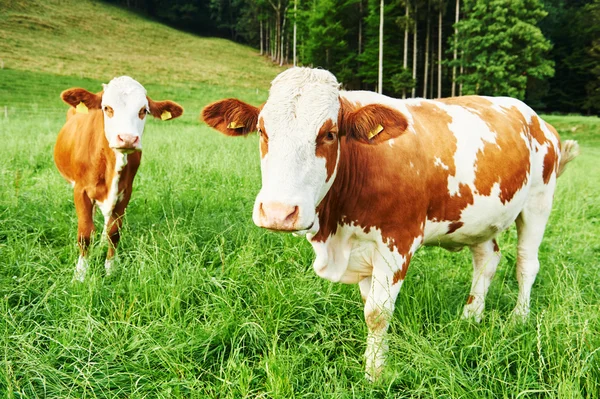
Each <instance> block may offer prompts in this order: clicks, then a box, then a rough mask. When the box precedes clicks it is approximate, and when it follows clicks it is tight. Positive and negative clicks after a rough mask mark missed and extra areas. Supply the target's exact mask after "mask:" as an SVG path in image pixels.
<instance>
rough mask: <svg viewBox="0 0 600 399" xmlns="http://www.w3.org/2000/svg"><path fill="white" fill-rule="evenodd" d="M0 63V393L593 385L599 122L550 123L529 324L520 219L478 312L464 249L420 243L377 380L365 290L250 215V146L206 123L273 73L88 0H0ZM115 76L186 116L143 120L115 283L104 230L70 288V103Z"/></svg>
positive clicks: (402, 391)
mask: <svg viewBox="0 0 600 399" xmlns="http://www.w3.org/2000/svg"><path fill="white" fill-rule="evenodd" d="M0 60H1V62H2V65H3V69H0V143H1V145H0V398H36V397H40V398H46V397H47V398H208V397H210V398H213V397H214V398H245V397H248V398H255V397H262V398H294V397H298V398H300V397H302V398H321V397H324V398H404V397H406V398H408V397H416V398H433V397H436V398H561V399H562V398H598V397H600V388H599V387H600V333H599V332H600V186H599V184H598V182H600V164H599V163H598V160H599V159H600V140H599V138H600V120H599V119H598V118H591V117H581V116H553V115H550V116H547V117H545V118H546V119H547V120H548V121H549V122H550V123H552V124H553V125H554V126H556V127H557V128H558V130H559V132H560V133H561V135H562V137H563V138H574V139H577V140H579V142H580V144H581V149H582V154H581V155H580V157H578V158H577V159H576V160H575V161H573V162H572V163H571V164H570V165H569V167H568V169H567V171H566V172H565V174H564V175H563V176H562V177H561V178H560V180H559V185H558V190H557V193H556V196H555V205H554V211H553V213H552V216H551V220H550V223H549V226H548V228H547V230H546V236H545V239H544V242H543V244H542V246H541V252H540V261H541V265H542V266H541V270H540V273H539V275H538V279H537V281H536V283H535V285H534V289H533V293H532V313H531V316H530V319H529V321H528V322H527V323H525V324H518V323H513V322H512V321H511V320H510V311H511V310H512V308H513V307H514V305H515V302H516V298H517V292H518V287H517V282H516V279H515V260H516V232H515V229H514V228H513V229H511V230H509V231H507V232H505V233H503V234H502V235H501V237H500V240H499V243H500V247H501V249H502V251H503V255H504V256H503V260H502V262H501V264H500V266H499V268H498V272H497V274H496V277H495V279H494V281H493V282H492V286H491V288H490V292H489V294H488V299H487V310H486V313H485V316H484V320H483V321H482V323H481V324H475V323H471V322H465V321H462V320H460V314H461V312H462V306H463V304H464V303H465V301H466V299H467V296H468V294H469V287H470V283H471V270H472V268H471V263H470V262H471V261H470V254H469V251H468V250H463V251H461V252H458V253H450V252H446V251H444V250H442V249H438V248H425V249H421V250H420V251H419V252H418V253H417V255H416V256H415V257H414V260H413V262H412V264H411V268H410V270H409V272H408V275H407V279H406V282H405V283H404V286H403V288H402V291H401V293H400V295H399V298H398V301H397V309H396V312H395V315H394V319H393V321H392V325H391V327H390V334H389V337H390V354H389V358H388V365H387V368H386V373H385V376H384V378H383V379H382V381H381V382H380V383H377V384H369V383H367V382H366V381H365V379H364V372H363V367H364V365H363V359H362V356H363V352H364V349H365V340H366V326H365V324H364V321H363V312H362V301H361V299H360V295H359V292H358V288H357V287H355V286H348V285H342V284H333V283H329V282H327V281H325V280H323V279H320V278H319V277H317V276H316V275H315V274H314V272H313V270H312V261H313V258H314V256H313V252H312V248H311V247H310V245H309V244H308V242H306V240H305V239H303V238H298V237H293V236H291V235H284V234H276V233H272V232H268V231H263V230H261V229H259V228H257V227H256V226H254V224H253V223H252V220H251V212H252V205H253V202H254V196H255V195H256V193H257V192H258V190H259V188H260V170H259V155H258V140H257V137H256V136H252V137H249V138H247V139H233V138H227V137H224V136H221V135H219V134H218V133H217V132H215V131H212V130H211V129H209V128H208V127H207V126H205V125H202V124H200V123H199V122H198V115H199V113H200V110H201V108H202V106H204V105H205V104H207V103H209V102H211V101H213V100H215V99H218V98H223V97H231V96H236V97H239V98H242V99H244V100H246V101H249V102H251V103H254V104H258V103H260V102H261V101H264V99H266V96H267V90H268V85H269V82H270V80H271V79H272V78H273V77H274V76H275V75H276V74H277V73H278V72H279V71H280V70H281V69H280V68H278V67H275V66H273V65H271V64H270V63H269V62H268V61H266V60H265V59H263V58H261V57H259V56H258V55H257V54H256V52H255V51H254V50H253V49H250V48H247V47H244V46H240V45H237V44H234V43H231V42H228V41H226V40H222V39H213V38H198V37H195V36H192V35H189V34H186V33H181V32H178V31H176V30H173V29H171V28H168V27H165V26H162V25H160V24H157V23H155V22H153V21H149V20H146V19H144V18H143V17H140V16H137V15H134V14H131V13H128V12H126V11H123V10H121V9H119V8H115V7H111V6H108V5H106V4H103V3H99V2H89V1H86V0H82V1H74V0H63V1H59V0H50V1H41V0H40V1H18V0H8V1H7V0H0ZM120 74H128V75H130V76H132V77H134V78H136V79H138V80H139V81H140V82H141V83H142V84H143V85H144V86H145V87H146V88H147V90H148V94H149V95H150V96H151V97H152V98H154V99H167V98H169V99H173V100H175V101H177V102H179V103H180V104H182V105H183V106H184V108H185V114H184V116H183V117H182V118H180V119H177V120H174V121H170V122H161V121H160V120H152V121H149V122H148V123H147V124H146V130H145V134H144V155H143V160H142V165H141V168H140V170H139V172H138V175H137V177H136V180H135V186H134V194H133V197H132V201H131V203H130V205H129V207H128V210H127V217H126V221H125V227H124V231H123V234H122V240H121V244H120V246H119V249H118V252H117V253H118V266H117V267H118V270H117V272H116V273H115V274H114V275H113V276H110V277H106V276H105V275H104V267H103V263H104V260H103V257H104V252H105V247H103V246H102V244H101V243H100V242H99V241H100V240H99V239H97V240H96V242H95V243H94V245H93V249H92V258H91V268H90V271H89V272H88V276H87V280H86V282H85V283H84V284H77V283H72V282H71V278H72V276H73V270H74V266H75V262H76V260H77V256H78V249H77V245H76V224H77V223H76V217H75V211H74V206H73V199H72V191H71V189H70V186H69V185H68V184H67V183H66V182H65V181H64V180H63V179H62V177H61V176H60V175H59V173H58V171H57V170H56V168H55V167H54V163H53V160H52V148H53V145H54V140H55V139H56V135H57V133H58V131H59V130H60V128H61V126H62V124H63V123H64V120H65V112H66V110H67V106H66V105H64V104H63V103H62V102H61V101H60V99H59V97H58V96H59V94H60V92H61V91H62V90H64V89H66V88H69V87H73V86H81V87H85V88H87V89H89V90H92V91H94V90H98V91H99V90H100V89H101V86H100V84H101V83H103V82H107V81H108V80H110V79H111V78H112V77H113V76H116V75H120ZM97 222H98V223H97V226H98V227H99V228H100V229H101V218H100V217H99V215H98V217H97ZM96 238H98V237H96Z"/></svg>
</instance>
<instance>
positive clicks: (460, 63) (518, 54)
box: [109, 0, 600, 114]
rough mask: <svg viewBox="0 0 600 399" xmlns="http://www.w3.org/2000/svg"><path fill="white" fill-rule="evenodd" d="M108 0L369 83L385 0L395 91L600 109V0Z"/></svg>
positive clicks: (350, 82) (353, 84) (351, 83)
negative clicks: (477, 95) (489, 97)
mask: <svg viewBox="0 0 600 399" xmlns="http://www.w3.org/2000/svg"><path fill="white" fill-rule="evenodd" d="M109 2H112V3H116V4H119V5H121V6H123V7H126V8H129V9H133V10H136V11H137V12H140V13H142V14H144V15H147V16H149V17H152V18H156V19H158V20H161V21H163V22H166V23H168V24H170V25H172V26H174V27H177V28H180V29H184V30H186V31H189V32H193V33H196V34H200V35H204V36H220V37H225V38H229V39H231V40H234V41H237V42H240V43H245V44H248V45H250V46H253V47H255V48H256V49H257V50H258V51H259V52H260V53H261V54H264V55H265V56H266V57H270V58H271V59H272V61H273V62H274V63H278V64H280V65H283V64H292V63H294V62H295V63H296V65H305V66H314V67H322V68H325V69H328V70H330V71H331V72H333V73H334V74H335V75H336V76H337V77H338V80H339V81H341V82H343V84H344V87H345V88H347V89H366V90H377V86H378V65H379V44H380V36H379V33H380V23H381V4H384V7H383V15H384V18H383V80H382V83H383V92H384V93H385V94H388V95H391V96H395V97H426V98H436V97H448V96H452V95H461V94H463V95H464V94H482V95H494V96H502V95H506V96H511V97H517V98H520V99H524V100H525V101H526V102H527V103H528V104H529V105H531V106H532V107H534V108H536V109H537V110H543V111H545V112H560V113H582V114H600V0H570V1H567V0H447V1H444V0H384V1H382V0H110V1H109ZM294 36H295V37H296V40H295V41H294ZM294 42H295V43H296V46H294ZM294 50H295V51H294ZM294 54H295V57H294Z"/></svg>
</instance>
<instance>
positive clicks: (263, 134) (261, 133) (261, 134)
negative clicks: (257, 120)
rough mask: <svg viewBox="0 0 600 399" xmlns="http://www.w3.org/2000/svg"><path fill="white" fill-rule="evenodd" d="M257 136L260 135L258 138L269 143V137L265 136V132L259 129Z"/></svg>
mask: <svg viewBox="0 0 600 399" xmlns="http://www.w3.org/2000/svg"><path fill="white" fill-rule="evenodd" d="M258 134H259V135H260V138H262V139H263V140H265V141H269V136H267V134H266V133H265V132H263V130H262V129H261V128H258Z"/></svg>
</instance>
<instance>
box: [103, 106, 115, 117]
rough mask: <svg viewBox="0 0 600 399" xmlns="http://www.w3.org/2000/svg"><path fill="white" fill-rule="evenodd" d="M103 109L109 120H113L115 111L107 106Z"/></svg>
mask: <svg viewBox="0 0 600 399" xmlns="http://www.w3.org/2000/svg"><path fill="white" fill-rule="evenodd" d="M102 109H103V110H104V113H105V114H106V115H107V116H108V117H109V118H112V117H113V115H114V114H115V111H114V110H113V109H112V107H109V106H108V105H105V106H104V107H103V108H102Z"/></svg>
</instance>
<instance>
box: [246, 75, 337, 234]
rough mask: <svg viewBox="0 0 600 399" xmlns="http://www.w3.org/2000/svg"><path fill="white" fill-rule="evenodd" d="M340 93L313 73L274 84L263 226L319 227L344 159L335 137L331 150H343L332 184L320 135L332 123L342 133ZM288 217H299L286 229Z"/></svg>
mask: <svg viewBox="0 0 600 399" xmlns="http://www.w3.org/2000/svg"><path fill="white" fill-rule="evenodd" d="M338 87H339V84H338V82H337V80H336V78H335V77H334V76H333V75H332V74H331V73H329V72H327V71H324V70H315V69H308V68H291V69H288V70H287V71H285V72H283V73H281V74H280V75H278V76H277V77H276V78H275V79H274V80H273V82H272V86H271V90H270V92H269V99H268V100H267V102H266V104H265V105H264V107H263V109H262V111H261V113H260V115H259V128H260V126H261V121H262V125H263V126H264V132H262V134H264V135H266V136H267V137H268V150H267V152H266V154H264V157H263V158H262V161H261V171H262V188H261V190H260V192H259V194H258V196H257V198H256V202H255V206H254V212H253V219H254V222H255V223H256V224H257V225H258V226H262V227H267V228H273V229H276V230H305V229H308V228H310V227H311V225H312V224H313V223H314V221H315V209H316V207H317V206H318V205H319V203H320V202H321V200H322V199H323V198H324V197H325V195H326V194H327V191H328V190H329V188H330V187H331V184H332V183H333V180H334V179H335V169H337V162H338V159H339V141H338V139H337V135H335V136H329V137H330V138H331V137H335V142H331V144H329V145H334V146H336V149H337V152H335V151H334V152H335V153H336V160H335V169H334V172H333V174H332V175H331V176H329V178H328V171H327V162H326V159H325V158H324V157H321V156H317V146H318V145H319V143H317V141H318V140H317V139H318V137H317V136H318V134H319V131H320V130H321V129H322V128H323V126H324V125H326V124H327V123H329V124H331V126H333V130H335V131H337V120H338V112H339V109H340V102H339V89H338ZM328 121H329V122H328ZM273 204H276V205H275V206H273ZM274 207H275V208H278V209H279V210H280V211H279V220H275V219H277V218H278V217H277V216H274V219H273V218H272V217H271V215H269V212H270V210H271V209H274ZM282 209H283V211H281V210H282ZM281 212H283V213H281ZM287 212H297V214H294V222H293V223H283V221H284V220H285V216H286V215H285V213H287ZM288 222H289V221H288Z"/></svg>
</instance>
